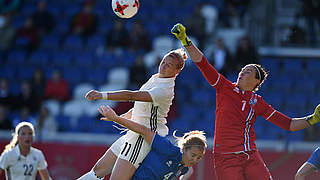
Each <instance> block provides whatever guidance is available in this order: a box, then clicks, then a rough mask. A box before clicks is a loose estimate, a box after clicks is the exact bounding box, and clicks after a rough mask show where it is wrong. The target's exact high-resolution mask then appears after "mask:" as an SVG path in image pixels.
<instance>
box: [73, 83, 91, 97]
mask: <svg viewBox="0 0 320 180" xmlns="http://www.w3.org/2000/svg"><path fill="white" fill-rule="evenodd" d="M93 89H94V86H93V85H92V84H90V83H81V84H78V85H76V86H75V88H74V90H73V99H79V100H80V99H83V98H84V97H85V95H86V93H87V92H89V91H90V90H93Z"/></svg>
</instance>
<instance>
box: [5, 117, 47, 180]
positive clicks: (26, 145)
mask: <svg viewBox="0 0 320 180" xmlns="http://www.w3.org/2000/svg"><path fill="white" fill-rule="evenodd" d="M12 136H13V137H12V140H11V141H10V143H9V144H8V145H6V147H5V149H4V151H3V152H2V154H1V157H0V175H1V174H2V173H3V172H5V173H6V179H7V180H9V179H24V180H35V179H36V175H37V171H39V174H40V176H41V179H42V180H51V177H50V175H49V172H48V169H47V166H48V165H47V162H46V160H45V157H44V155H43V153H42V152H41V151H40V150H39V149H36V148H33V147H32V142H33V137H34V136H35V133H34V127H33V125H32V124H31V123H29V122H21V123H19V124H18V125H17V126H16V128H15V132H14V133H13V134H12Z"/></svg>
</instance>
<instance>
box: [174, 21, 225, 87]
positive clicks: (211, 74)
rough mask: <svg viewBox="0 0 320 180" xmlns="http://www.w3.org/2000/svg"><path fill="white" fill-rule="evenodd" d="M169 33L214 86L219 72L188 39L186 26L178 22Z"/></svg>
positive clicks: (217, 80)
mask: <svg viewBox="0 0 320 180" xmlns="http://www.w3.org/2000/svg"><path fill="white" fill-rule="evenodd" d="M171 33H172V34H173V35H175V36H176V37H177V38H178V39H179V40H180V41H181V43H182V45H183V46H184V47H185V49H186V50H187V52H188V54H189V56H190V58H191V59H192V61H193V62H194V63H195V64H196V65H197V67H198V68H199V69H200V71H201V73H202V74H203V76H204V77H205V78H206V79H207V81H208V82H209V84H210V85H212V86H215V85H216V84H217V83H218V82H219V79H220V74H219V73H218V72H217V70H216V69H215V68H214V67H213V66H212V65H211V64H210V63H209V62H208V60H207V59H206V58H205V57H204V55H203V53H202V52H201V51H200V50H199V49H198V48H197V47H196V46H195V45H194V44H193V43H192V42H191V41H190V39H189V38H188V36H187V34H186V28H185V27H184V26H183V25H182V24H180V23H178V24H176V25H175V26H174V27H173V28H172V29H171Z"/></svg>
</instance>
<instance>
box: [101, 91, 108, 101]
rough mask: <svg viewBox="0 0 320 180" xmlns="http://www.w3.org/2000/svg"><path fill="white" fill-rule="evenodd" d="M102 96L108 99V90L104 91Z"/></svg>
mask: <svg viewBox="0 0 320 180" xmlns="http://www.w3.org/2000/svg"><path fill="white" fill-rule="evenodd" d="M101 96H102V99H103V100H108V92H102V93H101Z"/></svg>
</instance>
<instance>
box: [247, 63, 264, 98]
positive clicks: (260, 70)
mask: <svg viewBox="0 0 320 180" xmlns="http://www.w3.org/2000/svg"><path fill="white" fill-rule="evenodd" d="M250 65H253V66H254V67H255V69H256V76H255V78H256V79H258V80H259V83H258V84H257V85H256V86H255V87H254V88H253V91H254V92H256V91H258V90H259V88H260V87H261V85H262V84H263V82H264V81H265V80H266V78H267V76H268V73H267V71H266V70H265V69H264V68H263V67H262V66H261V65H260V64H250Z"/></svg>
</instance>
